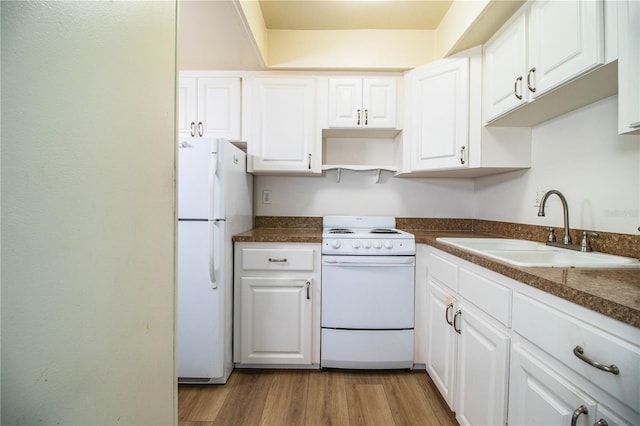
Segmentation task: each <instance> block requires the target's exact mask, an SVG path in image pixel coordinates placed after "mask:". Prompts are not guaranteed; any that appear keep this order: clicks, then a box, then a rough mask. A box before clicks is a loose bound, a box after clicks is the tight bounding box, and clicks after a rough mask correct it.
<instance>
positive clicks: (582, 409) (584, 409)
mask: <svg viewBox="0 0 640 426" xmlns="http://www.w3.org/2000/svg"><path fill="white" fill-rule="evenodd" d="M580 414H589V409H587V407H585V406H584V405H581V406H579V407H578V408H576V409H575V410H574V411H573V415H572V416H571V426H576V423H577V422H578V417H580Z"/></svg>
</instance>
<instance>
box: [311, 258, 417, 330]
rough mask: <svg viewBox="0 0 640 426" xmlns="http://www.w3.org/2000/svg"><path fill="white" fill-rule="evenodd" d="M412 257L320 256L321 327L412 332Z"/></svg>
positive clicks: (413, 259) (413, 268) (413, 262)
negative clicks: (405, 330)
mask: <svg viewBox="0 0 640 426" xmlns="http://www.w3.org/2000/svg"><path fill="white" fill-rule="evenodd" d="M414 275H415V256H323V257H322V327H324V328H336V329H353V330H403V329H411V328H413V320H414V314H413V309H414Z"/></svg>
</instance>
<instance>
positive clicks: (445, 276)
mask: <svg viewBox="0 0 640 426" xmlns="http://www.w3.org/2000/svg"><path fill="white" fill-rule="evenodd" d="M428 267H429V270H428V273H429V277H431V278H435V279H436V280H438V281H439V282H440V283H442V284H444V285H446V286H447V287H449V288H450V289H451V290H453V291H456V292H457V291H458V266H457V265H456V264H455V263H453V262H451V261H449V260H447V259H445V258H444V257H442V256H440V255H439V254H437V253H436V252H433V251H432V252H431V255H430V256H429V264H428Z"/></svg>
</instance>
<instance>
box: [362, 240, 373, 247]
mask: <svg viewBox="0 0 640 426" xmlns="http://www.w3.org/2000/svg"><path fill="white" fill-rule="evenodd" d="M370 247H371V245H370V244H369V241H363V242H362V248H366V249H368V248H370Z"/></svg>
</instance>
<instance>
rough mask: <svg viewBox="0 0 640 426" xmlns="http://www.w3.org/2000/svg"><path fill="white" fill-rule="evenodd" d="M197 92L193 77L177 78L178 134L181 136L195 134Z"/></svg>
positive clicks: (192, 135)
mask: <svg viewBox="0 0 640 426" xmlns="http://www.w3.org/2000/svg"><path fill="white" fill-rule="evenodd" d="M197 93H198V91H197V84H196V78H195V77H180V78H179V79H178V135H180V136H181V137H182V136H184V137H194V136H196V123H197V121H198V118H197V112H196V110H197V106H198V101H197V99H198V98H197Z"/></svg>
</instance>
